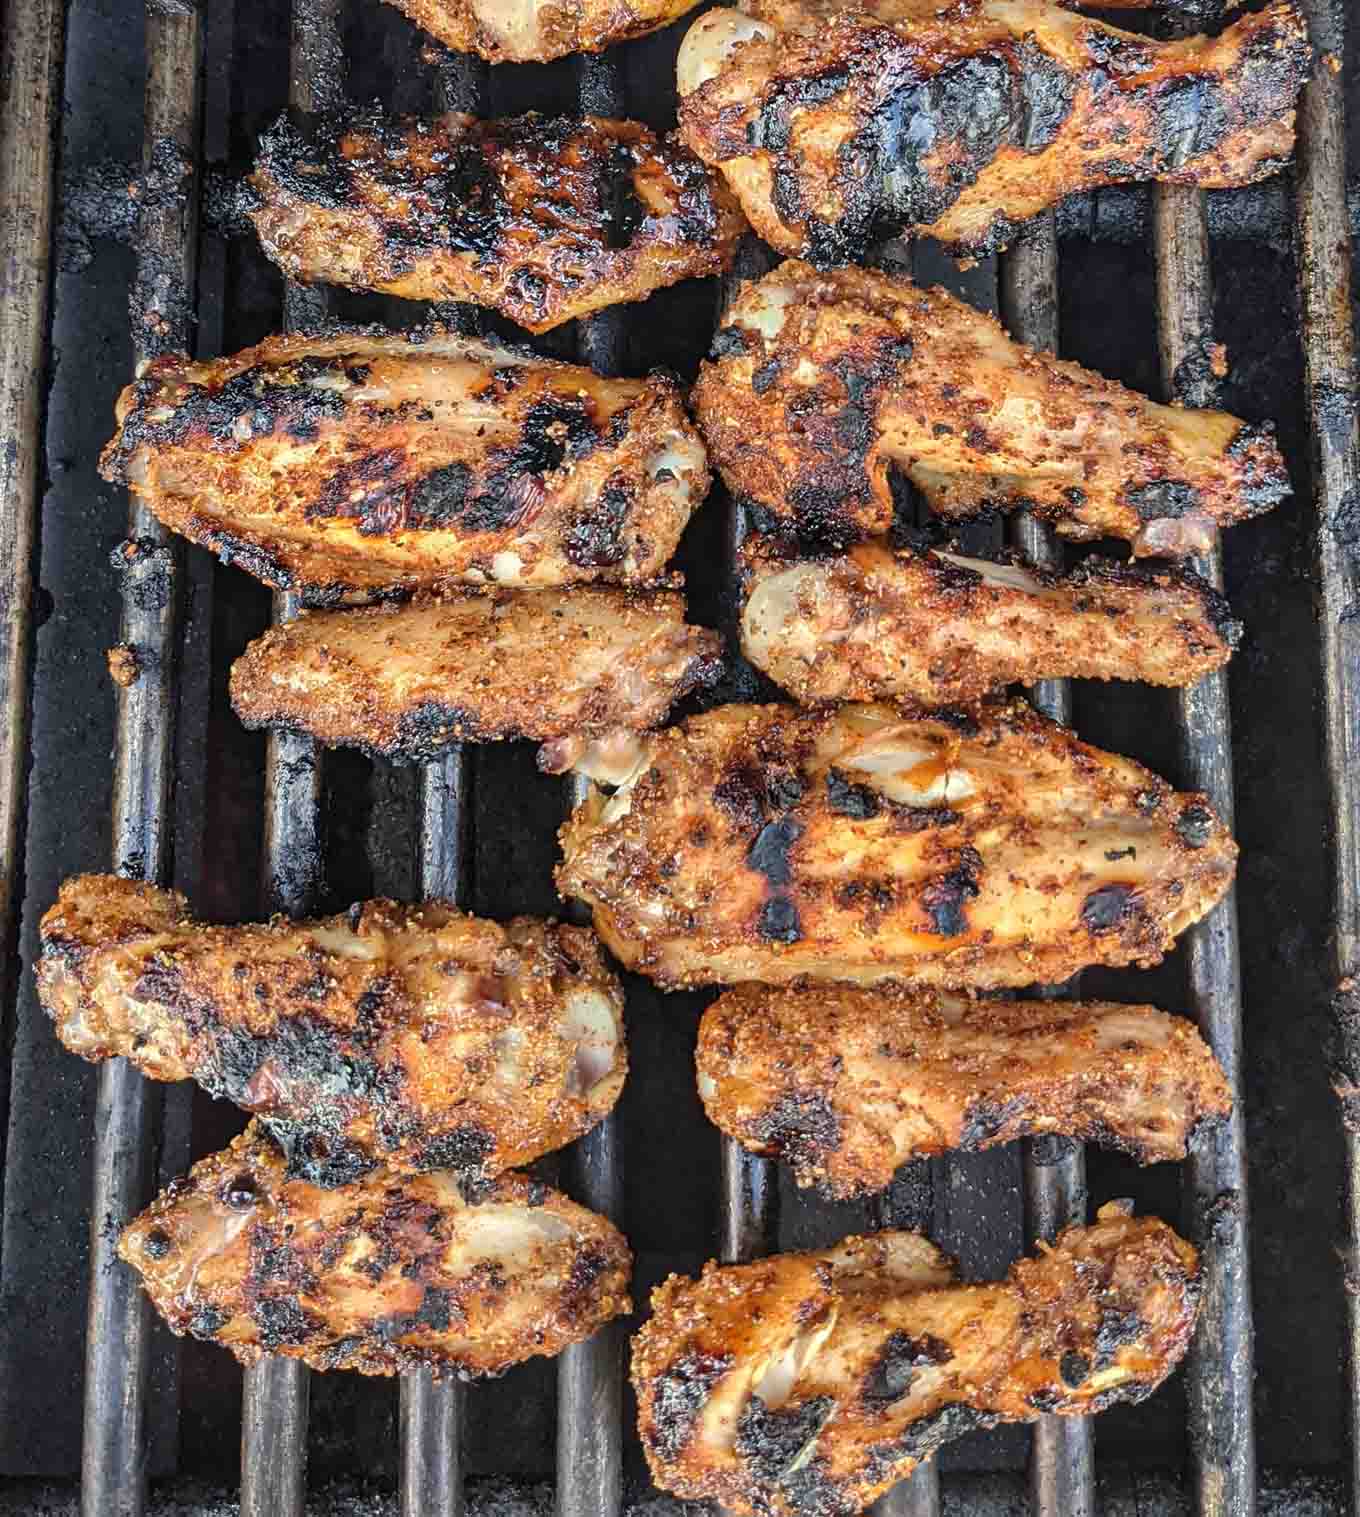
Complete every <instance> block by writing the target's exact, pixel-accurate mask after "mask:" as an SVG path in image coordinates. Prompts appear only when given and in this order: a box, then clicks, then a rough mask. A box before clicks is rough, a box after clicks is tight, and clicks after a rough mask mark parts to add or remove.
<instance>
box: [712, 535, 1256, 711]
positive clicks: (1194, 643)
mask: <svg viewBox="0 0 1360 1517" xmlns="http://www.w3.org/2000/svg"><path fill="white" fill-rule="evenodd" d="M742 593H743V602H744V603H743V608H742V616H741V648H742V652H743V653H744V654H745V655H746V657H747V658H748V659H749V660H750V661H751V662H752V663H753V664H755V665H756V666H757V667H758V668H760V669H763V670H764V671H765V672H766V673H767V674H768V675H769V676H770V677H771V678H772V679H774V680H776V681H778V683H779V684H781V685H782V686H783V687H784V688H785V689H786V690H787V691H789V693H790V694H791V695H793V696H794V697H795V698H796V699H798V700H799V701H801V702H803V703H804V704H806V705H814V704H818V703H820V702H823V701H844V700H855V701H873V700H909V701H916V702H919V703H920V704H922V705H927V706H939V705H952V704H955V703H957V702H961V701H972V700H977V699H978V698H980V697H981V696H984V695H986V694H988V693H989V692H990V691H992V690H995V689H997V688H998V687H1000V686H1003V685H1010V684H1014V683H1016V682H1017V681H1023V682H1024V683H1026V684H1033V683H1034V682H1035V681H1036V680H1043V679H1123V680H1143V681H1144V682H1146V683H1148V684H1153V685H1191V684H1193V683H1194V682H1195V681H1196V680H1198V679H1200V678H1202V677H1203V676H1204V675H1205V674H1208V673H1209V672H1210V671H1211V670H1214V669H1219V668H1222V666H1223V665H1224V664H1226V663H1227V661H1228V659H1229V658H1230V657H1231V656H1232V651H1233V649H1234V648H1235V647H1236V646H1237V642H1238V640H1239V638H1240V636H1241V631H1242V628H1241V623H1240V622H1237V621H1234V620H1233V618H1232V614H1231V612H1230V611H1229V609H1228V605H1227V602H1226V601H1225V600H1224V599H1223V597H1222V596H1221V595H1220V594H1219V593H1218V592H1217V591H1216V590H1215V589H1214V588H1213V587H1212V586H1211V585H1210V584H1208V583H1207V581H1205V580H1203V579H1201V578H1200V577H1199V576H1198V575H1196V574H1194V573H1192V572H1190V571H1188V570H1177V569H1172V568H1168V567H1166V566H1164V565H1156V566H1151V567H1144V566H1141V565H1131V564H1122V563H1117V562H1115V561H1114V560H1112V559H1102V558H1089V559H1087V560H1085V562H1083V563H1082V564H1080V565H1078V566H1077V567H1076V568H1075V569H1073V570H1071V571H1070V572H1069V573H1067V574H1062V575H1060V574H1054V573H1051V572H1049V571H1047V570H1044V569H1040V568H1037V567H1036V566H1035V565H1033V564H1030V563H1026V562H1025V561H1024V560H1023V559H1020V558H1018V557H1015V556H1010V557H1006V558H1001V559H998V560H995V561H994V560H990V559H981V558H968V557H965V556H963V555H962V554H959V553H957V552H953V551H949V550H946V549H925V550H921V549H915V548H899V549H894V548H893V547H891V546H890V545H889V544H888V543H887V542H885V541H883V540H882V539H876V540H874V541H871V542H865V543H858V544H856V545H855V546H854V547H852V548H850V549H848V550H847V551H846V552H845V553H844V554H842V555H834V556H828V557H823V558H808V559H797V560H793V561H790V560H788V559H786V558H784V557H781V556H779V555H775V554H771V553H769V552H768V551H764V550H763V548H762V545H761V544H760V543H759V542H758V541H757V540H756V539H748V542H747V546H746V549H745V557H744V564H743V575H742Z"/></svg>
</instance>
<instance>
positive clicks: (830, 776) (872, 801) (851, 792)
mask: <svg viewBox="0 0 1360 1517" xmlns="http://www.w3.org/2000/svg"><path fill="white" fill-rule="evenodd" d="M826 802H827V805H828V806H829V807H830V808H831V810H832V811H833V812H834V813H835V814H836V815H837V816H846V817H849V818H850V819H851V820H852V821H856V822H867V821H871V820H872V819H873V818H874V817H876V816H877V815H878V814H879V812H880V811H881V810H882V809H883V805H882V801H881V800H880V798H879V795H878V792H877V791H876V790H872V789H871V788H870V787H869V786H868V785H859V784H856V783H855V781H854V780H851V779H848V778H847V777H846V775H845V773H844V772H843V771H842V770H840V769H828V770H827V772H826Z"/></svg>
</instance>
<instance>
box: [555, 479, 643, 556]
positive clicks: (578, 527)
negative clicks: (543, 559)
mask: <svg viewBox="0 0 1360 1517" xmlns="http://www.w3.org/2000/svg"><path fill="white" fill-rule="evenodd" d="M636 504H637V499H636V493H635V491H634V490H633V488H632V487H631V486H630V485H626V484H623V483H622V482H620V481H613V482H611V483H610V484H608V485H606V486H605V488H604V489H603V490H602V491H601V492H600V494H599V496H598V497H597V498H596V499H595V500H593V501H591V502H590V503H589V504H588V505H587V506H586V509H585V510H584V512H583V513H582V514H581V515H580V516H578V517H577V518H576V520H575V521H574V522H572V523H571V525H570V526H568V527H567V528H566V530H565V531H564V532H563V534H562V552H563V554H564V556H565V557H566V559H567V562H568V563H572V564H575V565H576V567H577V568H578V569H607V568H609V567H610V566H611V565H612V564H616V563H618V562H619V560H620V559H621V558H623V557H624V555H625V554H626V553H627V551H628V545H627V542H626V541H625V538H624V529H625V528H626V527H627V525H628V522H629V520H630V518H631V517H632V515H633V512H634V509H635V507H636Z"/></svg>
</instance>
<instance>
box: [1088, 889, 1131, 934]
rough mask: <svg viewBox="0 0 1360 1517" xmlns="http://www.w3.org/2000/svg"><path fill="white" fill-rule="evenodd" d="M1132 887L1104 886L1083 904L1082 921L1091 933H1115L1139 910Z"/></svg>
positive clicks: (1091, 894) (1094, 891) (1089, 896)
mask: <svg viewBox="0 0 1360 1517" xmlns="http://www.w3.org/2000/svg"><path fill="white" fill-rule="evenodd" d="M1137 897H1138V892H1137V890H1136V889H1135V887H1134V886H1132V885H1102V886H1101V887H1100V888H1099V889H1098V890H1093V891H1092V892H1091V893H1090V895H1088V896H1087V897H1086V899H1085V900H1084V901H1083V902H1082V906H1081V919H1082V921H1083V922H1084V923H1085V924H1086V926H1087V928H1088V929H1089V930H1090V931H1091V932H1095V933H1101V932H1115V931H1117V930H1118V929H1119V928H1120V927H1122V926H1123V924H1124V923H1125V922H1126V921H1127V920H1128V918H1129V917H1130V916H1132V915H1133V913H1134V911H1135V910H1136V909H1137Z"/></svg>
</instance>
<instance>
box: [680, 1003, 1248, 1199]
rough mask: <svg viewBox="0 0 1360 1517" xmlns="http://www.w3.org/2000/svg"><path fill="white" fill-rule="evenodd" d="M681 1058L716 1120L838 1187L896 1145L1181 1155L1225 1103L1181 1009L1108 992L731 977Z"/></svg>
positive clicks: (885, 1163)
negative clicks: (1064, 1141)
mask: <svg viewBox="0 0 1360 1517" xmlns="http://www.w3.org/2000/svg"><path fill="white" fill-rule="evenodd" d="M696 1066H697V1070H698V1080H699V1094H700V1096H701V1098H702V1099H703V1103H704V1109H705V1110H706V1111H707V1112H708V1115H709V1117H710V1119H711V1120H712V1121H713V1122H714V1123H715V1124H716V1125H717V1126H718V1127H720V1128H721V1129H722V1131H723V1132H725V1133H726V1134H727V1135H728V1136H729V1137H731V1138H736V1139H737V1141H738V1142H740V1143H742V1144H744V1145H745V1146H746V1147H747V1148H749V1149H751V1150H752V1152H754V1153H759V1154H764V1155H766V1156H768V1157H772V1158H779V1159H783V1160H784V1161H785V1163H787V1164H789V1165H791V1166H792V1168H793V1172H794V1175H795V1177H796V1178H797V1180H798V1183H799V1184H800V1185H815V1186H817V1187H819V1188H820V1189H821V1190H823V1191H824V1192H825V1193H827V1194H828V1195H831V1196H835V1197H838V1198H842V1199H849V1198H852V1197H856V1196H863V1195H868V1194H870V1193H872V1192H874V1191H879V1190H883V1189H884V1188H885V1187H886V1186H888V1185H890V1184H891V1183H892V1179H893V1175H894V1173H895V1171H896V1170H897V1169H898V1168H899V1166H901V1165H903V1164H906V1163H909V1162H910V1161H912V1160H914V1159H920V1158H926V1157H929V1156H932V1155H934V1154H942V1153H946V1152H948V1151H949V1150H951V1149H964V1150H970V1151H971V1150H977V1149H983V1148H991V1147H993V1146H995V1145H996V1144H998V1143H1011V1142H1014V1141H1015V1140H1016V1139H1017V1138H1026V1137H1038V1136H1041V1135H1045V1134H1056V1135H1060V1136H1063V1137H1070V1138H1079V1139H1082V1140H1083V1141H1086V1142H1097V1143H1100V1144H1103V1145H1105V1146H1107V1147H1112V1148H1117V1149H1121V1150H1122V1151H1123V1152H1125V1153H1128V1154H1130V1155H1132V1157H1134V1158H1135V1159H1137V1160H1138V1161H1139V1162H1140V1163H1143V1164H1152V1163H1156V1162H1158V1161H1160V1160H1168V1159H1183V1158H1184V1157H1185V1151H1186V1144H1187V1143H1188V1141H1189V1139H1190V1135H1191V1133H1192V1132H1193V1131H1194V1129H1195V1127H1196V1125H1197V1124H1198V1123H1200V1122H1202V1121H1205V1120H1207V1119H1212V1118H1217V1117H1223V1116H1226V1115H1227V1114H1228V1112H1229V1111H1231V1109H1232V1097H1231V1094H1230V1092H1229V1089H1228V1084H1227V1081H1226V1079H1225V1078H1224V1075H1223V1071H1222V1070H1221V1069H1220V1068H1219V1066H1218V1063H1217V1061H1216V1060H1215V1059H1214V1056H1213V1054H1212V1053H1211V1052H1210V1051H1209V1048H1208V1046H1207V1045H1206V1044H1205V1042H1204V1040H1203V1038H1201V1037H1200V1035H1199V1033H1198V1032H1197V1031H1196V1030H1195V1028H1194V1026H1193V1024H1192V1023H1190V1022H1188V1021H1186V1020H1185V1019H1184V1018H1181V1017H1173V1016H1168V1015H1167V1014H1166V1013H1165V1012H1163V1011H1158V1010H1156V1009H1155V1008H1154V1007H1152V1006H1125V1005H1120V1004H1118V1003H1116V1002H1113V1001H1049V1000H1044V1001H993V1000H982V1001H969V1000H964V999H962V998H960V997H950V996H938V995H930V994H928V993H921V992H917V993H915V994H910V995H908V994H893V993H889V992H884V991H871V990H856V989H853V988H851V987H849V986H842V985H832V986H826V985H818V986H811V985H810V986H806V987H804V988H801V989H790V988H787V987H781V988H775V987H772V986H766V985H738V986H735V987H733V988H732V989H731V990H728V991H726V992H724V994H723V995H721V996H719V997H718V999H717V1000H716V1001H714V1002H713V1004H712V1005H711V1006H710V1007H709V1008H708V1010H707V1011H706V1012H705V1013H704V1017H703V1021H702V1022H701V1023H700V1026H699V1046H698V1051H697V1054H696Z"/></svg>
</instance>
